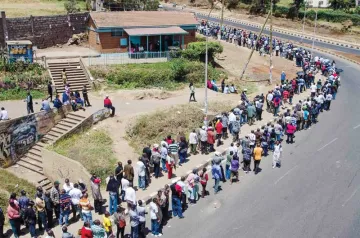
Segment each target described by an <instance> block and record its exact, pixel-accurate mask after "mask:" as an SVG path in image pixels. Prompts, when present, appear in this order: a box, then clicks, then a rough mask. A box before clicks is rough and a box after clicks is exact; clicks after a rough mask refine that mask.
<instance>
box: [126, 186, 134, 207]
mask: <svg viewBox="0 0 360 238" xmlns="http://www.w3.org/2000/svg"><path fill="white" fill-rule="evenodd" d="M125 201H126V202H127V203H129V204H130V205H131V206H135V205H136V193H135V190H134V189H133V188H132V187H131V185H129V187H127V189H126V190H125Z"/></svg>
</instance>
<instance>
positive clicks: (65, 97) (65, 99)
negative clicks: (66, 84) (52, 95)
mask: <svg viewBox="0 0 360 238" xmlns="http://www.w3.org/2000/svg"><path fill="white" fill-rule="evenodd" d="M62 102H63V104H65V105H66V104H69V103H70V98H69V95H68V94H67V93H66V92H63V94H62Z"/></svg>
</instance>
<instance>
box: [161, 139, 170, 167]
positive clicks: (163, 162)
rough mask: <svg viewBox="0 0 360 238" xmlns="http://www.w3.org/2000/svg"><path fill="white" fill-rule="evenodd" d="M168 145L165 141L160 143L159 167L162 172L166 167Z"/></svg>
mask: <svg viewBox="0 0 360 238" xmlns="http://www.w3.org/2000/svg"><path fill="white" fill-rule="evenodd" d="M167 147H168V145H167V144H166V143H162V145H161V149H160V154H161V169H162V171H163V172H164V173H166V172H167V168H166V158H167V156H168V148H167Z"/></svg>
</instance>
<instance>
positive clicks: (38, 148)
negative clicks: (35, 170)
mask: <svg viewBox="0 0 360 238" xmlns="http://www.w3.org/2000/svg"><path fill="white" fill-rule="evenodd" d="M41 149H42V147H41V146H39V145H37V144H35V145H34V146H33V147H32V148H31V150H36V151H38V152H39V153H40V154H41Z"/></svg>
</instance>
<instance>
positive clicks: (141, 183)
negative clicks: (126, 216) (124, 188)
mask: <svg viewBox="0 0 360 238" xmlns="http://www.w3.org/2000/svg"><path fill="white" fill-rule="evenodd" d="M136 168H137V174H138V180H139V183H138V184H139V188H141V189H142V190H144V191H145V189H146V187H145V164H144V163H143V162H142V161H141V157H140V158H139V161H138V162H137V163H136Z"/></svg>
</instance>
